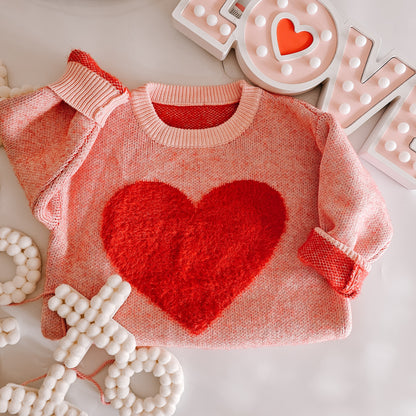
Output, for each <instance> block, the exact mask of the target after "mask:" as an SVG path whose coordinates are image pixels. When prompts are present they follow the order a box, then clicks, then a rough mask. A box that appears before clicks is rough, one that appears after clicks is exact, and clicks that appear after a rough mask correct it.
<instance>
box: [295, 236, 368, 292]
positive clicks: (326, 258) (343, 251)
mask: <svg viewBox="0 0 416 416" xmlns="http://www.w3.org/2000/svg"><path fill="white" fill-rule="evenodd" d="M298 256H299V258H300V260H301V261H302V262H303V263H305V264H306V265H308V266H311V267H313V268H314V269H315V270H316V271H317V272H318V273H319V274H320V275H322V276H323V277H324V278H325V279H326V280H327V281H328V283H329V284H330V285H331V287H332V288H333V289H335V290H336V291H337V292H338V293H339V294H341V295H343V296H345V297H348V298H353V297H355V296H357V295H358V294H359V292H360V289H361V286H362V284H363V281H364V279H365V278H366V277H367V275H368V273H369V271H370V268H371V266H370V264H369V263H368V262H367V261H366V260H365V259H364V258H363V257H362V256H360V255H359V254H358V253H356V252H355V251H354V250H352V249H351V248H349V247H347V246H346V245H345V244H343V243H341V242H339V241H338V240H336V239H335V238H333V237H331V236H330V235H329V234H327V233H326V232H325V231H323V230H322V229H320V228H315V229H314V230H312V232H311V233H310V234H309V236H308V238H307V240H306V242H305V243H304V244H303V245H302V247H300V249H299V252H298Z"/></svg>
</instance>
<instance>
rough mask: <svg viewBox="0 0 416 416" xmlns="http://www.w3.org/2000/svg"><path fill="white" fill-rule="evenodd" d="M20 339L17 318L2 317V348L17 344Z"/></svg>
mask: <svg viewBox="0 0 416 416" xmlns="http://www.w3.org/2000/svg"><path fill="white" fill-rule="evenodd" d="M19 340H20V329H19V324H18V322H17V320H16V318H11V317H10V318H3V319H0V348H3V347H5V346H6V345H14V344H17V343H18V342H19Z"/></svg>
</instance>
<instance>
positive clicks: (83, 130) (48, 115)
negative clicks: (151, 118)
mask: <svg viewBox="0 0 416 416" xmlns="http://www.w3.org/2000/svg"><path fill="white" fill-rule="evenodd" d="M127 100H128V91H127V90H126V89H125V88H123V87H122V86H121V84H120V83H119V82H118V81H117V80H116V79H115V78H112V77H111V76H110V75H108V74H107V73H105V72H104V71H102V70H101V69H100V68H99V67H98V65H97V64H96V63H95V62H94V61H93V60H92V59H91V58H90V57H89V55H88V54H86V53H84V52H81V51H73V52H72V53H71V55H70V57H69V59H68V65H67V69H66V72H65V73H64V75H63V77H62V78H61V79H60V80H59V81H58V82H55V83H53V84H51V85H50V86H48V87H44V88H41V89H40V90H38V91H36V92H34V93H31V94H28V95H24V96H19V97H15V98H9V99H6V100H3V101H2V102H0V137H1V138H2V142H3V145H4V148H5V150H6V153H7V156H8V158H9V160H10V163H11V164H12V166H13V169H14V171H15V174H16V176H17V178H18V180H19V182H20V184H21V185H22V187H23V189H24V191H25V194H26V197H27V199H28V201H29V204H30V207H31V209H32V211H33V213H34V215H35V217H36V218H37V219H38V220H39V221H41V222H42V223H44V224H45V225H46V226H47V227H48V228H49V229H52V228H54V226H55V225H56V224H57V223H58V222H59V219H60V211H61V204H62V190H63V188H64V187H65V186H66V184H67V183H68V182H69V179H70V178H71V177H72V176H73V175H74V173H75V172H76V171H77V170H78V168H79V167H80V166H81V164H82V163H83V161H84V160H85V158H86V157H87V155H88V152H89V150H90V149H91V147H92V146H93V144H94V142H95V139H96V138H97V136H98V134H99V132H100V129H101V128H102V127H103V126H104V124H105V121H106V119H107V117H108V116H109V115H110V114H111V112H112V111H113V110H114V109H115V108H116V107H117V106H118V105H120V104H122V103H124V102H126V101H127Z"/></svg>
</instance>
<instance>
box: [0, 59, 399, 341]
mask: <svg viewBox="0 0 416 416" xmlns="http://www.w3.org/2000/svg"><path fill="white" fill-rule="evenodd" d="M0 135H1V137H2V139H3V142H4V147H5V149H6V152H7V154H8V156H9V158H10V161H11V163H12V164H13V167H14V169H15V172H16V175H17V177H18V179H19V181H20V183H21V184H22V186H23V188H24V190H25V192H26V195H27V198H28V200H29V202H30V206H31V208H32V210H33V213H34V215H35V217H36V218H37V219H39V221H41V222H42V223H43V224H45V225H46V226H47V227H48V228H49V229H50V231H51V234H50V244H49V250H48V260H47V267H46V284H45V292H51V291H53V290H54V288H55V287H56V286H57V285H59V284H61V283H68V284H69V285H71V286H73V287H74V288H75V289H76V290H78V291H79V292H81V293H82V294H84V295H85V296H87V297H89V298H90V297H92V296H93V295H94V294H95V293H97V292H98V290H99V288H100V287H101V286H102V285H103V284H104V282H105V281H106V280H107V278H108V277H109V276H110V275H111V274H114V273H118V274H120V275H121V276H122V277H123V278H124V279H125V280H127V281H128V282H129V283H130V284H131V285H132V288H133V289H132V294H131V295H130V297H129V298H128V300H127V302H126V303H125V304H124V305H123V306H122V308H121V309H120V310H119V311H118V312H117V314H116V316H115V319H116V320H117V321H119V322H120V323H121V324H122V325H124V326H125V327H126V328H127V329H128V330H129V331H131V332H132V333H133V334H134V335H135V336H136V338H137V342H138V344H139V345H149V346H150V345H159V346H191V347H208V348H224V347H225V348H230V347H239V346H258V345H276V344H286V343H305V342H316V341H322V340H329V339H336V338H342V337H345V336H346V335H348V333H349V332H350V329H351V316H350V315H351V312H350V304H349V298H351V297H354V296H355V295H356V294H357V293H358V292H359V290H360V287H361V284H362V282H363V280H364V278H365V277H366V275H367V274H368V272H369V270H370V264H371V262H373V261H374V260H375V259H376V258H377V257H378V256H379V255H380V253H382V252H383V250H384V249H385V248H386V247H387V245H388V243H389V241H390V239H391V226H390V222H389V219H388V215H387V213H386V208H385V205H384V202H383V200H382V197H381V195H380V193H379V192H378V190H377V189H376V187H375V185H374V183H373V181H372V179H371V178H370V176H369V174H368V173H367V172H366V171H365V170H364V169H363V167H362V166H361V164H360V162H359V160H358V158H357V155H356V153H355V152H354V150H353V149H352V147H351V145H350V144H349V142H348V140H347V138H346V137H345V135H344V134H343V132H342V130H341V129H340V127H339V126H338V125H337V123H336V122H335V121H334V119H333V118H332V117H331V116H330V115H329V114H326V113H322V112H321V111H319V110H317V109H315V108H313V107H312V106H310V105H308V104H305V103H303V102H301V101H298V100H296V99H294V98H290V97H284V96H278V95H274V94H271V93H268V92H266V91H263V90H261V89H259V88H257V87H253V86H251V85H249V84H247V83H246V82H244V81H240V82H235V83H232V84H230V85H220V86H205V87H189V86H168V85H160V84H154V83H150V84H146V85H144V86H142V87H140V88H138V89H136V90H133V91H130V92H129V91H128V90H127V89H126V88H124V87H123V86H122V84H121V83H120V82H119V81H118V80H117V79H116V78H114V77H113V76H111V75H109V74H108V73H106V72H104V71H102V70H101V69H100V68H99V67H98V65H97V64H96V63H95V62H94V61H93V60H92V59H91V58H90V57H89V55H87V54H86V53H84V52H81V51H73V52H72V54H71V56H70V58H69V62H68V67H67V71H66V73H65V74H64V76H63V77H62V79H61V80H60V81H58V82H56V83H54V84H52V85H50V86H48V87H45V88H42V89H40V90H38V91H37V92H35V93H32V94H30V95H27V96H23V97H16V98H13V99H9V100H5V101H3V102H1V103H0ZM42 329H43V333H44V334H45V336H46V337H48V338H52V339H56V338H59V337H62V335H63V331H64V329H63V325H62V322H61V321H60V318H59V317H58V316H57V315H56V314H55V313H52V312H51V311H49V310H48V308H47V302H46V300H45V304H44V307H43V314H42Z"/></svg>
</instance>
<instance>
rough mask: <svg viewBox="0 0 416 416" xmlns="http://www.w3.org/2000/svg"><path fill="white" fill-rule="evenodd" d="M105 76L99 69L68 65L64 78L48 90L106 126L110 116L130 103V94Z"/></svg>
mask: <svg viewBox="0 0 416 416" xmlns="http://www.w3.org/2000/svg"><path fill="white" fill-rule="evenodd" d="M85 56H87V57H88V56H89V55H88V54H85ZM92 62H94V61H92ZM90 67H91V65H90ZM102 73H104V72H103V71H101V70H100V68H99V67H98V65H97V67H96V69H94V68H93V69H90V68H88V67H87V66H85V65H84V64H83V63H81V62H77V61H69V62H68V65H67V68H66V71H65V73H64V75H63V76H62V78H61V79H60V80H59V81H57V82H55V83H53V84H51V85H49V87H50V88H51V89H52V90H53V91H54V92H55V93H56V94H57V95H59V96H60V97H61V98H62V100H64V101H65V102H66V103H67V104H69V105H70V106H71V107H73V108H74V109H76V110H77V111H79V112H80V113H82V114H84V115H85V116H86V117H88V118H89V119H91V120H94V121H95V122H97V123H98V124H99V125H100V126H103V125H104V124H105V122H106V120H107V118H108V116H109V115H110V114H111V112H112V111H113V110H114V109H115V108H116V107H118V106H119V105H121V104H124V103H126V102H127V101H128V100H129V92H128V90H127V89H126V88H124V89H120V87H118V86H117V85H115V84H114V83H113V82H111V81H109V80H107V79H105V78H104V77H103V76H102Z"/></svg>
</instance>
